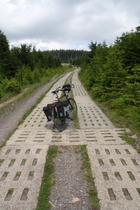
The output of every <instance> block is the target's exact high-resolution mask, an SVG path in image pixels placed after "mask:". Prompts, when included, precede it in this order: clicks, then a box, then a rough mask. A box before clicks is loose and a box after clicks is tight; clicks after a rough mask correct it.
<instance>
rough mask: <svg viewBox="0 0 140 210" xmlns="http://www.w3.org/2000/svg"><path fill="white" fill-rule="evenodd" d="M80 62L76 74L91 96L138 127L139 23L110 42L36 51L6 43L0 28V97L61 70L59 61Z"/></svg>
mask: <svg viewBox="0 0 140 210" xmlns="http://www.w3.org/2000/svg"><path fill="white" fill-rule="evenodd" d="M65 62H69V63H71V64H72V65H75V66H80V67H81V71H80V73H79V77H80V79H81V81H82V83H83V84H84V86H85V88H86V89H87V90H88V91H89V92H90V94H91V96H92V97H93V98H94V99H97V100H98V101H99V102H101V103H104V104H107V106H109V107H110V108H111V109H112V110H116V111H117V114H118V115H120V116H121V115H122V116H124V117H125V118H127V121H128V122H129V124H130V125H132V127H133V128H135V129H137V130H139V128H140V26H138V27H136V28H135V30H132V31H130V32H125V33H123V34H122V35H121V36H120V37H117V38H116V40H115V42H114V44H112V45H111V46H107V44H106V42H103V43H97V42H93V41H91V42H90V43H89V51H83V50H52V51H40V50H38V51H37V50H36V49H35V47H33V46H31V45H29V46H28V45H26V44H21V46H20V47H14V46H12V48H10V47H9V42H8V39H7V37H6V35H5V34H4V33H3V32H2V31H1V30H0V99H1V98H2V97H3V96H4V95H6V94H7V93H9V92H10V93H12V94H17V93H19V92H20V91H21V90H22V89H23V88H25V87H26V86H28V85H30V84H34V83H39V82H40V80H41V78H43V77H48V78H52V77H53V76H54V75H56V74H58V73H62V72H64V67H63V66H62V65H61V64H62V63H65Z"/></svg>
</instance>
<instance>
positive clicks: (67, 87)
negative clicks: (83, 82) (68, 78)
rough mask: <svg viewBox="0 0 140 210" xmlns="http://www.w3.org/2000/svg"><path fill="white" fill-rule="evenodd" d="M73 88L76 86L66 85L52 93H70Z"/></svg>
mask: <svg viewBox="0 0 140 210" xmlns="http://www.w3.org/2000/svg"><path fill="white" fill-rule="evenodd" d="M71 88H74V84H65V85H63V86H62V88H61V87H58V88H56V90H54V91H52V93H53V94H57V93H58V92H59V91H63V92H65V91H68V92H69V91H70V90H71Z"/></svg>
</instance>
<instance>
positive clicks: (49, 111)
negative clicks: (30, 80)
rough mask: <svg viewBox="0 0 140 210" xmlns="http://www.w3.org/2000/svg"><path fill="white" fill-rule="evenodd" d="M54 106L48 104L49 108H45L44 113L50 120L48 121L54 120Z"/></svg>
mask: <svg viewBox="0 0 140 210" xmlns="http://www.w3.org/2000/svg"><path fill="white" fill-rule="evenodd" d="M52 109H53V107H52V104H47V106H45V107H43V111H44V113H45V115H46V117H47V119H48V121H51V120H52V119H53V116H52Z"/></svg>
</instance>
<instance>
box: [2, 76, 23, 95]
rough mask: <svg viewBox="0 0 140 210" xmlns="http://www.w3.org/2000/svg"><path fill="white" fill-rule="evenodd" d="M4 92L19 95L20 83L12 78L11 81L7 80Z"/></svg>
mask: <svg viewBox="0 0 140 210" xmlns="http://www.w3.org/2000/svg"><path fill="white" fill-rule="evenodd" d="M5 90H6V91H9V92H15V93H20V92H21V86H20V83H19V82H18V81H17V80H16V79H15V78H12V79H11V80H8V82H7V84H6V87H5Z"/></svg>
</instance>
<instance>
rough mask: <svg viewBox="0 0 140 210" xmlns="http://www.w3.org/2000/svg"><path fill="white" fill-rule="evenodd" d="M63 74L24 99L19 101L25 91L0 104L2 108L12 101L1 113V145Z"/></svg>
mask: <svg viewBox="0 0 140 210" xmlns="http://www.w3.org/2000/svg"><path fill="white" fill-rule="evenodd" d="M62 76H63V75H61V76H58V77H55V78H52V80H51V81H50V82H49V83H47V84H45V85H43V86H41V87H39V88H38V89H37V90H35V91H34V92H33V93H31V94H30V95H29V96H27V97H26V98H23V99H22V100H18V101H17V99H19V98H20V97H21V96H22V94H23V93H21V94H19V95H18V96H15V97H13V98H11V99H9V100H8V101H6V102H3V103H2V104H0V108H3V107H4V106H5V105H7V104H9V103H10V106H8V107H6V108H5V109H3V113H1V114H0V145H1V144H2V143H4V142H5V140H6V138H7V137H8V135H9V134H10V133H11V132H12V131H13V130H14V129H15V128H16V127H17V125H18V123H19V121H20V120H21V119H22V117H23V115H24V113H25V112H26V111H27V110H29V109H30V108H31V107H32V106H33V105H34V104H35V103H36V101H37V100H38V99H39V98H40V96H41V95H43V94H44V93H45V92H46V91H47V90H48V89H49V88H50V87H51V86H52V85H53V83H55V82H56V81H57V80H58V79H60V78H61V77H62Z"/></svg>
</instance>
